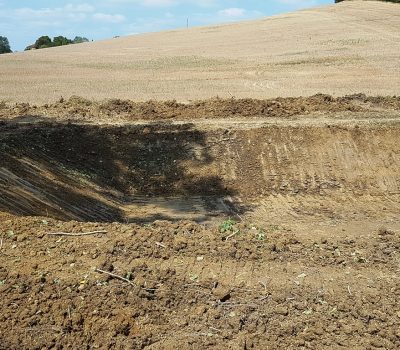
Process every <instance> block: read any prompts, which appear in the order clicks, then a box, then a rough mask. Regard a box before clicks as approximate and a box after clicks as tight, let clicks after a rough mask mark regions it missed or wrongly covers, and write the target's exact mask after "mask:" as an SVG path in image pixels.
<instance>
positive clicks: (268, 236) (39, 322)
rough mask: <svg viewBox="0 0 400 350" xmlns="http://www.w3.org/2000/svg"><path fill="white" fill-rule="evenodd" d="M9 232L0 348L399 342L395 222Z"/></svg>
mask: <svg viewBox="0 0 400 350" xmlns="http://www.w3.org/2000/svg"><path fill="white" fill-rule="evenodd" d="M100 229H101V230H106V231H107V233H105V234H97V235H92V236H86V237H85V236H82V237H67V236H50V235H47V234H46V233H48V232H58V231H64V232H75V233H78V232H88V231H93V230H100ZM0 232H2V244H1V251H0V261H1V265H0V292H1V299H2V302H1V304H0V344H1V345H0V348H1V349H7V350H10V349H67V348H68V349H77V348H79V349H83V348H86V349H93V348H98V349H174V348H177V347H179V348H181V349H209V348H214V349H295V348H296V349H297V348H299V347H301V348H309V349H378V348H379V349H382V348H384V349H398V348H399V347H400V328H399V327H400V313H399V298H400V284H399V280H398V276H397V273H398V250H399V249H400V235H399V234H398V233H396V232H393V231H391V230H388V229H381V230H379V231H371V232H369V233H366V234H365V235H364V236H363V237H358V238H354V237H351V236H350V237H347V238H346V237H342V238H335V237H332V239H329V240H327V239H323V240H313V239H312V238H311V239H300V238H299V237H298V236H297V235H296V232H291V231H290V230H288V229H285V228H283V227H266V228H261V227H254V226H252V225H246V224H243V223H242V224H236V225H233V227H229V225H228V226H227V225H225V230H224V232H221V231H220V230H218V229H206V228H205V227H204V226H200V225H197V224H194V223H191V222H178V223H175V224H172V223H168V222H155V223H154V224H152V225H148V226H137V225H132V224H131V225H123V224H90V223H86V224H81V223H77V222H68V223H64V222H58V221H53V220H51V219H47V218H29V217H25V218H15V217H11V216H9V217H3V218H2V221H1V223H0ZM232 233H235V234H233V235H232ZM350 235H351V233H350ZM96 268H99V269H101V270H104V271H107V272H111V273H113V274H115V275H118V276H121V277H124V278H126V279H127V281H123V280H119V279H116V278H113V277H111V276H109V275H107V274H104V273H98V272H96V271H95V269H96Z"/></svg>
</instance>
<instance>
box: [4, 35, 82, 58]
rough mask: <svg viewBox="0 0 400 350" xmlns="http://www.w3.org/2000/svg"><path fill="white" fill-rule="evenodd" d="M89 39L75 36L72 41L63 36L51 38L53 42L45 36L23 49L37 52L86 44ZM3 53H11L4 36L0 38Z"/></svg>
mask: <svg viewBox="0 0 400 350" xmlns="http://www.w3.org/2000/svg"><path fill="white" fill-rule="evenodd" d="M88 41H89V39H88V38H85V37H82V36H76V37H75V38H74V39H68V38H66V37H65V36H62V35H60V36H56V37H54V38H53V40H52V39H51V38H50V37H49V36H47V35H44V36H41V37H40V38H38V39H37V40H36V41H35V43H34V44H32V45H29V46H27V47H26V48H25V51H27V50H37V49H44V48H47V47H56V46H63V45H71V44H80V43H85V42H88ZM3 53H12V50H11V47H10V42H9V41H8V39H7V38H6V37H5V36H0V54H3Z"/></svg>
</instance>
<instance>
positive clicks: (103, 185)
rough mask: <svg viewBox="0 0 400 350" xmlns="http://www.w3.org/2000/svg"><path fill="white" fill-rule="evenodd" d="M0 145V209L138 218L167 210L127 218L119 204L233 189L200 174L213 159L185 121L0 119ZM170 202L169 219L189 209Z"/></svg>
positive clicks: (107, 219)
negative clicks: (108, 123)
mask: <svg viewBox="0 0 400 350" xmlns="http://www.w3.org/2000/svg"><path fill="white" fill-rule="evenodd" d="M0 152H1V154H2V156H1V159H0V210H2V211H6V212H9V213H12V214H17V215H40V216H49V217H53V218H57V219H62V220H71V219H73V220H79V221H103V222H110V221H130V222H146V221H149V220H146V217H147V216H148V218H149V219H154V218H156V217H160V218H163V219H167V218H171V217H169V216H168V215H167V216H166V215H165V214H163V213H159V214H157V213H154V211H153V212H152V213H146V212H145V213H142V214H141V215H140V216H138V217H135V216H134V215H133V216H132V217H131V218H130V219H129V218H127V216H126V212H125V209H124V207H125V206H127V205H128V206H129V204H130V201H131V199H132V198H136V196H137V197H142V198H156V197H168V196H181V197H183V198H190V197H191V196H204V197H205V198H210V197H216V198H222V197H224V196H230V195H234V191H233V190H232V189H229V188H227V187H226V186H224V184H223V181H222V179H221V178H220V177H219V176H217V175H202V174H210V173H212V172H211V171H209V170H210V168H209V167H210V165H211V163H212V162H213V158H212V156H211V155H210V153H209V151H208V147H207V144H206V137H205V134H204V132H202V131H199V130H196V129H195V128H194V125H192V124H184V125H166V124H150V125H125V126H98V125H79V124H65V123H49V122H35V123H33V124H30V123H22V124H21V123H15V122H14V123H12V122H10V123H7V122H2V123H1V124H0ZM189 169H190V170H191V171H189ZM193 169H195V170H193ZM199 169H200V171H199ZM214 173H215V172H214ZM168 205H169V204H168V201H164V202H163V206H164V207H165V206H167V207H168ZM172 206H173V207H172V208H170V209H171V210H172V211H173V212H175V213H176V214H177V215H175V217H176V218H177V219H179V218H181V217H182V216H181V215H179V214H181V213H184V212H185V211H187V210H190V206H182V207H181V208H179V206H176V204H173V205H172ZM156 209H157V208H156ZM194 219H195V218H194Z"/></svg>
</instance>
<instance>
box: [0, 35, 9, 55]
mask: <svg viewBox="0 0 400 350" xmlns="http://www.w3.org/2000/svg"><path fill="white" fill-rule="evenodd" d="M11 52H12V51H11V48H10V43H9V42H8V39H7V38H6V37H5V36H0V54H3V53H11Z"/></svg>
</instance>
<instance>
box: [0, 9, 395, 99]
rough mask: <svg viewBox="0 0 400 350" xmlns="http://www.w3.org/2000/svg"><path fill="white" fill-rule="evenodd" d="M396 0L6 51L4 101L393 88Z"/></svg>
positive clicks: (0, 66)
mask: <svg viewBox="0 0 400 350" xmlns="http://www.w3.org/2000/svg"><path fill="white" fill-rule="evenodd" d="M398 7H399V5H398V4H393V3H382V2H374V1H366V2H364V1H362V2H361V1H348V2H347V1H346V2H343V3H340V4H337V5H332V6H325V7H319V8H313V9H308V10H303V11H297V12H294V13H288V14H284V15H280V16H274V17H270V18H265V19H261V20H258V21H249V22H242V23H234V24H227V25H220V26H212V27H210V26H209V27H203V28H191V29H189V30H174V31H168V32H163V33H154V34H143V35H137V36H130V37H124V38H118V39H113V40H108V41H103V42H94V43H87V44H82V45H72V46H68V47H62V48H52V49H46V50H37V51H31V52H25V53H18V54H12V55H1V57H0V77H1V79H0V101H1V100H6V101H8V102H17V101H24V102H31V103H48V102H54V101H55V100H57V99H58V98H60V96H63V97H64V98H67V99H68V98H69V97H70V96H72V95H79V96H82V97H85V98H89V99H97V100H99V99H105V98H122V99H130V100H134V101H147V100H149V99H157V100H172V99H178V100H179V101H188V100H195V99H204V98H211V97H215V96H220V97H225V98H228V97H231V96H235V97H238V98H241V97H253V98H269V97H278V96H280V97H286V96H310V95H314V94H316V93H326V94H331V95H335V96H343V95H346V94H353V93H358V92H363V93H365V94H367V95H393V94H397V93H398V92H399V90H398V88H399V86H400V65H399V62H400V11H399V9H398Z"/></svg>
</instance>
